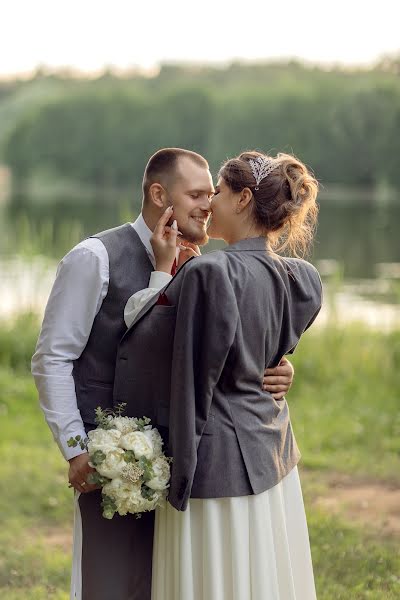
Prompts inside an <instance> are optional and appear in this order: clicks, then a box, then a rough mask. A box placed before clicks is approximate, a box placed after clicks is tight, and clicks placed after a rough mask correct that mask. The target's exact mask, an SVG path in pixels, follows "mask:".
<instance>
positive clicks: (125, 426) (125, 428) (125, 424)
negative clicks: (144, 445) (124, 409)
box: [112, 417, 137, 434]
mask: <svg viewBox="0 0 400 600" xmlns="http://www.w3.org/2000/svg"><path fill="white" fill-rule="evenodd" d="M112 422H113V427H115V428H116V429H118V431H120V432H121V433H122V434H126V433H131V432H132V431H136V430H137V425H136V423H135V420H134V419H133V418H132V417H114V418H113V421H112Z"/></svg>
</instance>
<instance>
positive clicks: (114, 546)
mask: <svg viewBox="0 0 400 600" xmlns="http://www.w3.org/2000/svg"><path fill="white" fill-rule="evenodd" d="M78 502H79V507H80V512H81V518H82V600H151V570H152V552H153V535H154V511H153V512H148V513H144V514H143V515H142V517H141V518H140V519H137V518H136V517H135V516H134V515H130V514H128V515H126V516H125V517H121V516H119V515H114V517H113V518H112V519H111V520H108V519H105V518H104V517H103V516H102V509H101V504H100V503H101V491H100V490H95V491H93V492H89V493H87V494H81V495H80V497H79V501H78Z"/></svg>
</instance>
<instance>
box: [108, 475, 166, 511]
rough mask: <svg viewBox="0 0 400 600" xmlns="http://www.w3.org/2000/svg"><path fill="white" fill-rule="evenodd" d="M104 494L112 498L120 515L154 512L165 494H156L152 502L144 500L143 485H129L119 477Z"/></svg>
mask: <svg viewBox="0 0 400 600" xmlns="http://www.w3.org/2000/svg"><path fill="white" fill-rule="evenodd" d="M102 491H103V494H104V495H106V496H109V497H110V498H112V499H113V500H114V502H115V505H116V507H117V512H118V514H120V515H126V514H127V513H128V512H129V513H139V512H144V511H147V510H154V509H155V508H156V506H158V505H159V504H160V502H161V500H162V499H164V498H165V494H163V493H162V492H155V493H154V496H153V498H152V499H151V500H147V499H146V498H143V496H142V492H141V484H140V483H139V482H138V483H129V482H127V481H124V480H123V479H120V478H119V477H117V478H115V479H113V480H112V481H110V482H109V483H106V485H105V486H104V487H103V490H102Z"/></svg>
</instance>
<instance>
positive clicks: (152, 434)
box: [144, 428, 163, 456]
mask: <svg viewBox="0 0 400 600" xmlns="http://www.w3.org/2000/svg"><path fill="white" fill-rule="evenodd" d="M144 435H145V436H146V437H147V438H148V439H149V440H150V441H151V443H152V445H153V450H154V456H160V454H162V447H163V440H162V437H161V435H160V433H159V431H158V429H155V428H154V429H146V430H145V431H144Z"/></svg>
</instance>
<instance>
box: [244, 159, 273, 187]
mask: <svg viewBox="0 0 400 600" xmlns="http://www.w3.org/2000/svg"><path fill="white" fill-rule="evenodd" d="M249 165H250V167H251V170H252V171H253V175H254V179H255V180H256V187H255V188H254V189H255V190H259V189H260V188H259V185H260V182H261V181H262V180H263V179H265V178H266V177H268V175H269V174H270V173H271V171H273V170H274V169H276V168H277V167H278V166H279V162H278V161H276V160H274V159H273V158H266V157H265V156H257V158H250V160H249Z"/></svg>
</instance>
